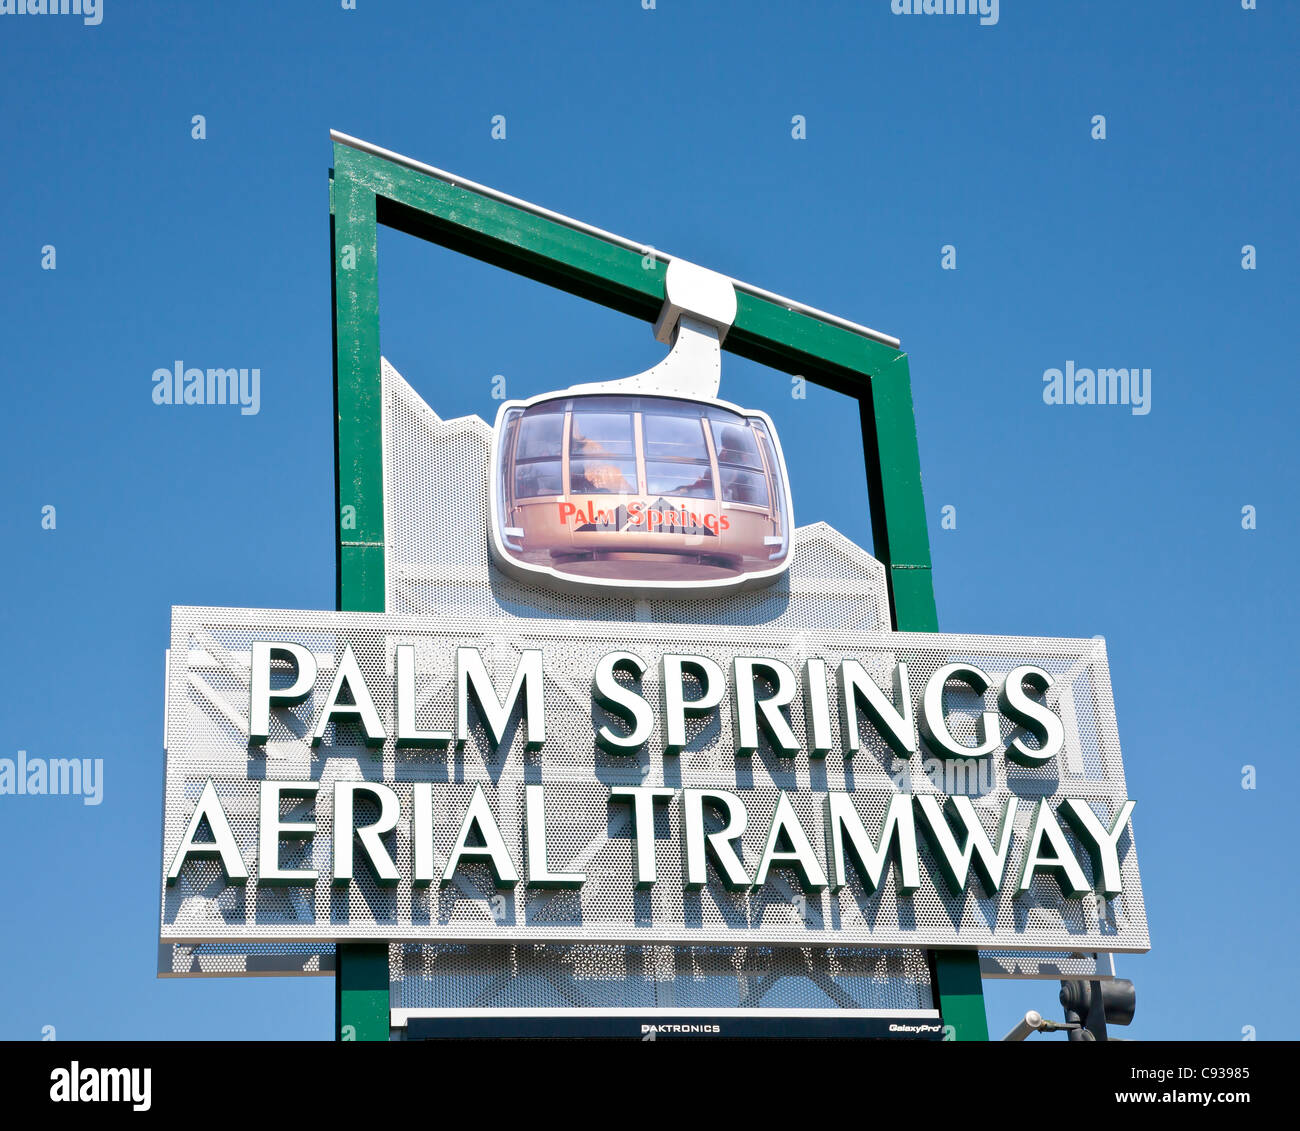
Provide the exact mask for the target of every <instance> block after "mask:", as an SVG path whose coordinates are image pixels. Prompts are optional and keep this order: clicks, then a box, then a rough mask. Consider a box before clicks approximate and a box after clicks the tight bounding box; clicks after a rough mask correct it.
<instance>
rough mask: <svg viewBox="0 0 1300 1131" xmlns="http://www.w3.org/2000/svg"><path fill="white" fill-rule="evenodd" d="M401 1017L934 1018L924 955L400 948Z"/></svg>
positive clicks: (396, 969)
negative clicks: (411, 1012)
mask: <svg viewBox="0 0 1300 1131" xmlns="http://www.w3.org/2000/svg"><path fill="white" fill-rule="evenodd" d="M388 953H389V970H390V972H391V975H392V980H393V1007H394V1008H397V1009H545V1008H555V1007H568V1008H573V1009H599V1008H607V1007H623V1008H627V1009H665V1008H679V1009H731V1008H753V1009H763V1008H767V1009H792V1008H802V1009H897V1010H903V1009H929V1008H931V991H930V970H929V966H928V964H927V963H926V961H925V956H924V955H923V954H921V953H920V952H918V951H915V950H880V949H875V948H869V947H861V948H851V947H832V948H827V947H758V946H748V947H671V946H586V945H582V944H574V945H570V946H560V945H554V944H542V945H518V946H493V945H490V944H489V945H483V944H469V945H462V944H455V943H452V944H442V945H438V944H434V945H427V944H426V945H420V944H411V943H406V944H402V943H398V944H393V945H392V946H390V947H389V949H388Z"/></svg>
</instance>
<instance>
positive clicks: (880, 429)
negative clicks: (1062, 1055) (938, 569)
mask: <svg viewBox="0 0 1300 1131" xmlns="http://www.w3.org/2000/svg"><path fill="white" fill-rule="evenodd" d="M859 404H860V405H861V415H862V437H863V442H864V445H865V447H866V459H867V482H868V492H869V499H870V504H871V530H872V538H873V543H874V549H875V556H876V557H877V558H878V559H879V560H880V561H882V562H883V563H884V565H885V572H886V576H887V577H888V579H889V600H890V605H891V612H892V615H893V620H894V627H895V628H896V629H898V630H899V631H906V632H938V630H939V615H938V612H937V610H936V609H935V604H934V582H933V580H932V576H931V562H930V535H929V532H928V530H927V528H926V513H925V495H924V492H923V490H922V488H921V456H920V452H919V450H918V448H917V442H916V413H915V410H914V408H913V406H912V379H911V374H910V371H909V369H908V365H907V355H906V354H899V356H898V357H897V358H895V359H894V360H893V361H892V362H890V363H889V364H888V365H887V366H885V367H884V369H883V370H881V371H880V372H879V373H877V374H875V375H873V376H872V379H871V382H870V391H869V393H867V394H865V395H863V396H862V397H861V398H860V400H859ZM930 970H931V974H932V976H933V981H934V996H935V1004H936V1005H937V1006H938V1009H939V1013H940V1016H941V1017H942V1019H943V1023H944V1025H945V1027H947V1026H951V1027H952V1033H953V1039H955V1040H958V1041H987V1040H988V1039H989V1027H988V1017H987V1015H986V1013H985V1009H984V987H983V984H982V982H981V980H980V960H979V951H976V950H936V951H933V952H932V953H931V955H930Z"/></svg>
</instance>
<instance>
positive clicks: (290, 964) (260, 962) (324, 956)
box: [158, 942, 334, 978]
mask: <svg viewBox="0 0 1300 1131" xmlns="http://www.w3.org/2000/svg"><path fill="white" fill-rule="evenodd" d="M333 973H334V944H333V943H246V942H236V943H159V944H158V976H159V977H160V978H180V977H201V978H219V977H291V976H294V975H300V976H304V977H318V976H320V975H323V974H324V975H332V974H333Z"/></svg>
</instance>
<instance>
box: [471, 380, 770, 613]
mask: <svg viewBox="0 0 1300 1131" xmlns="http://www.w3.org/2000/svg"><path fill="white" fill-rule="evenodd" d="M492 468H493V472H492V474H493V498H492V504H493V506H492V509H493V549H494V551H495V556H496V558H497V561H498V563H499V564H500V565H501V566H503V567H504V568H505V569H507V570H508V571H509V572H511V573H513V574H515V575H516V576H521V577H525V578H530V579H533V580H537V579H539V578H542V577H549V578H551V579H554V580H557V581H560V582H565V581H568V582H570V583H571V585H570V586H568V587H570V588H573V587H591V586H596V587H599V588H609V589H627V588H634V589H635V588H651V589H654V588H672V589H684V590H696V591H699V592H717V591H720V590H726V589H731V588H737V587H742V586H750V585H760V584H764V583H766V582H767V581H770V580H771V579H772V578H774V577H775V576H776V575H777V574H779V573H781V572H782V571H783V570H784V569H785V568H786V566H787V565H788V564H789V563H788V559H789V554H790V535H791V530H792V521H793V520H792V515H791V504H790V488H789V482H788V479H787V476H786V470H785V463H784V460H783V459H782V456H781V448H780V444H779V442H778V440H777V436H776V431H775V429H774V428H773V426H772V422H771V420H770V419H769V418H768V417H767V416H766V415H765V414H763V413H760V412H747V411H745V410H743V409H740V408H737V407H736V406H734V405H729V404H726V403H725V402H723V401H717V400H703V399H692V398H686V397H680V396H667V395H648V394H643V393H636V394H631V393H609V392H576V391H572V390H571V391H569V392H562V393H549V394H546V395H544V396H541V397H534V398H533V399H532V400H529V401H514V402H508V403H506V404H504V405H502V406H501V410H500V412H499V413H498V415H497V423H496V435H495V440H494V445H493V459H492Z"/></svg>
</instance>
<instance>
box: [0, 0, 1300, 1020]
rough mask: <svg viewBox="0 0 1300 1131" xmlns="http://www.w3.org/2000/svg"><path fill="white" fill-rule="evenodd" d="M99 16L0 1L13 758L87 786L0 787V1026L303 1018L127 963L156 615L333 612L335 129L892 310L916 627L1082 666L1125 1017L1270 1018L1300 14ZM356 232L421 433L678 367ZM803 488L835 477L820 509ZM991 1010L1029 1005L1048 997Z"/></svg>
mask: <svg viewBox="0 0 1300 1131" xmlns="http://www.w3.org/2000/svg"><path fill="white" fill-rule="evenodd" d="M104 3H105V14H104V20H103V23H102V24H101V25H100V26H98V27H85V26H83V25H82V24H81V23H80V21H78V20H76V19H75V18H71V17H31V16H0V98H2V100H3V115H2V117H0V121H2V122H3V124H2V125H0V167H3V169H4V189H5V191H4V193H3V196H2V197H0V201H2V203H0V312H2V313H0V327H2V333H0V339H2V340H3V351H2V352H0V367H2V371H3V387H4V390H5V398H4V405H5V410H4V416H5V442H4V445H3V449H2V450H0V467H2V468H3V505H0V539H2V541H0V551H2V552H0V580H2V581H3V591H4V593H5V595H6V600H5V601H4V602H3V604H0V643H2V645H3V648H2V649H0V674H2V675H3V686H4V694H3V709H2V710H0V756H4V757H13V756H14V754H15V752H16V751H17V750H20V749H23V750H26V751H28V753H29V754H31V755H32V756H37V757H53V756H65V755H77V756H83V757H98V758H103V759H104V762H105V793H104V801H103V804H102V805H100V806H98V807H87V806H83V805H81V804H80V803H79V802H78V801H77V800H75V799H71V798H45V799H34V798H14V797H2V798H0V853H3V859H4V861H5V866H4V872H3V879H0V907H3V917H4V930H3V932H2V933H0V1037H5V1038H38V1037H39V1036H40V1033H41V1029H42V1026H45V1025H53V1026H55V1027H56V1030H57V1033H58V1035H59V1036H60V1037H66V1038H72V1037H101V1038H114V1037H192V1036H205V1037H234V1036H255V1037H256V1036H262V1037H325V1036H328V1034H329V1032H330V1029H331V1018H332V1010H333V1001H332V984H331V983H330V982H328V981H327V980H312V981H291V980H251V981H224V982H187V983H181V982H159V981H156V980H155V978H154V950H155V940H156V937H157V935H156V931H157V916H158V901H157V892H158V872H159V822H160V797H161V783H162V753H161V749H160V747H161V729H162V705H163V687H162V673H163V650H164V648H165V646H166V643H167V632H168V623H169V610H170V606H171V605H172V604H213V605H250V606H261V607H287V608H329V607H331V605H332V601H333V592H334V578H333V562H334V558H333V552H332V549H331V540H332V534H333V526H334V522H333V471H332V448H331V420H330V417H331V396H330V291H329V262H328V198H327V180H326V174H327V170H328V168H329V165H330V158H331V150H330V144H329V138H328V130H329V129H330V128H331V127H334V128H338V129H341V130H344V131H345V132H348V133H352V134H356V135H359V136H362V137H365V138H367V139H370V140H372V141H374V142H376V143H378V144H380V145H383V146H386V147H388V148H391V149H395V150H398V151H399V152H403V153H407V154H410V155H412V156H416V157H419V158H421V159H423V160H426V161H428V162H430V163H432V164H435V165H439V166H441V167H444V168H447V169H451V170H454V171H457V172H460V173H462V174H463V175H465V176H467V177H470V178H472V179H475V180H478V181H482V182H484V183H487V184H490V185H494V186H498V187H500V188H502V189H504V190H506V191H508V192H511V193H514V194H516V195H518V196H522V197H525V198H527V199H530V200H535V201H537V202H539V203H542V204H544V205H547V206H549V207H552V208H555V209H557V210H560V211H563V212H566V213H568V214H570V215H573V216H577V217H580V218H582V219H585V220H588V221H590V222H592V223H595V224H598V225H600V226H602V227H605V228H608V229H610V230H613V231H616V232H619V233H622V234H624V235H627V236H629V237H632V238H634V239H637V240H640V241H643V242H645V243H647V244H653V245H655V246H657V247H660V248H663V249H665V250H668V251H670V252H672V253H674V254H678V255H682V256H685V257H686V258H689V259H693V260H695V261H696V262H699V263H702V264H704V265H706V266H709V267H714V268H716V269H719V270H723V271H725V272H727V273H728V274H732V275H735V276H737V277H739V278H742V279H746V280H749V281H752V282H754V283H757V284H758V285H760V286H764V287H767V288H769V289H772V290H776V291H778V292H781V293H784V294H788V295H791V296H793V297H796V298H798V299H801V300H803V301H805V302H808V303H811V304H813V305H815V306H820V307H822V308H824V309H828V310H831V311H834V312H836V313H839V314H842V315H845V316H847V317H850V318H853V319H855V320H858V321H861V322H865V323H866V324H868V325H871V326H875V327H878V328H880V329H884V330H887V331H889V332H891V333H893V334H896V335H899V336H900V337H901V338H902V340H903V344H904V347H905V348H906V349H907V350H908V352H909V354H910V357H911V365H912V375H913V381H914V388H915V398H916V415H917V423H918V428H919V435H920V447H921V459H922V467H923V469H924V475H925V491H926V502H927V506H928V509H929V513H930V520H931V539H932V543H933V553H934V564H935V575H934V577H935V588H936V593H937V598H938V604H939V616H940V624H941V626H942V627H943V628H945V629H949V630H953V631H969V632H996V633H1023V634H1043V635H1071V636H1073V635H1077V636H1091V635H1095V634H1102V635H1105V636H1106V637H1107V639H1108V642H1109V650H1110V660H1111V666H1112V674H1113V679H1114V686H1115V699H1116V705H1117V709H1118V713H1119V720H1120V734H1121V738H1122V741H1123V746H1124V750H1125V755H1126V763H1127V768H1128V777H1129V782H1130V787H1131V794H1132V796H1133V797H1135V798H1137V799H1138V808H1137V811H1136V814H1135V816H1134V829H1135V839H1136V844H1137V848H1138V852H1139V856H1140V859H1141V863H1142V868H1143V873H1144V886H1145V892H1146V900H1147V906H1148V909H1149V914H1150V926H1151V937H1152V943H1153V950H1152V952H1151V954H1150V955H1148V956H1145V957H1140V958H1122V959H1121V960H1120V972H1121V973H1122V974H1125V975H1128V976H1130V977H1132V978H1134V979H1135V980H1136V982H1137V984H1138V1016H1137V1021H1136V1023H1135V1024H1134V1026H1133V1027H1132V1029H1131V1030H1130V1031H1129V1032H1130V1033H1131V1034H1132V1035H1134V1036H1137V1037H1143V1038H1155V1037H1176V1038H1180V1037H1191V1036H1200V1037H1218V1038H1226V1039H1237V1038H1239V1037H1240V1036H1241V1033H1242V1029H1243V1027H1244V1026H1254V1027H1255V1028H1256V1030H1257V1032H1258V1034H1259V1036H1260V1037H1261V1038H1267V1037H1283V1036H1294V1021H1293V1015H1294V1014H1295V1012H1296V1009H1297V1007H1298V1006H1300V1001H1297V992H1296V989H1295V985H1296V980H1297V979H1296V973H1297V971H1296V959H1295V947H1294V939H1295V936H1296V932H1297V930H1300V922H1298V921H1297V913H1296V907H1295V902H1294V891H1295V881H1294V876H1293V875H1292V873H1291V871H1290V867H1289V865H1290V860H1291V856H1292V845H1293V825H1294V806H1295V802H1296V792H1297V790H1296V780H1297V775H1296V770H1295V756H1296V752H1295V750H1294V749H1293V746H1294V742H1295V739H1294V736H1293V733H1292V731H1291V728H1290V726H1289V721H1290V718H1291V716H1292V714H1293V704H1294V702H1295V694H1296V688H1297V686H1300V670H1298V669H1297V663H1296V658H1295V651H1294V647H1295V641H1296V639H1297V636H1296V631H1295V630H1296V627H1297V621H1296V600H1295V596H1294V592H1295V590H1294V584H1295V582H1294V573H1295V568H1294V562H1295V558H1296V555H1297V550H1298V549H1300V539H1298V537H1297V523H1296V499H1295V494H1296V481H1297V465H1298V460H1297V444H1296V439H1295V429H1296V422H1297V418H1298V417H1300V413H1298V412H1297V409H1298V408H1300V393H1297V385H1296V380H1295V343H1294V332H1293V326H1292V322H1293V320H1294V318H1295V315H1296V310H1297V298H1298V297H1300V287H1298V286H1297V279H1296V265H1297V263H1300V247H1298V246H1297V242H1298V238H1300V237H1298V233H1297V224H1296V200H1297V199H1298V198H1300V183H1298V180H1300V178H1298V173H1300V146H1298V145H1297V127H1296V121H1297V117H1296V111H1297V106H1296V102H1297V96H1296V89H1297V82H1296V71H1295V60H1296V58H1297V55H1298V53H1300V34H1298V33H1300V9H1298V8H1297V6H1296V5H1294V4H1292V3H1288V2H1284V0H1259V10H1257V11H1243V10H1242V9H1241V4H1240V2H1239V0H1192V2H1184V0H1144V2H1143V3H1140V4H1138V3H1132V2H1127V0H1090V2H1088V3H1081V2H1070V0H1052V2H1043V0H1035V2H1033V3H1030V2H1029V0H1003V2H1002V4H1001V6H1000V8H1001V11H1000V20H999V22H998V23H997V25H996V26H991V27H980V26H979V25H978V23H977V22H976V21H975V20H972V19H970V18H965V17H955V16H952V17H933V16H931V17H921V16H895V15H893V14H891V12H890V4H889V0H857V2H855V3H818V4H815V5H801V4H795V3H790V2H787V3H774V2H766V0H745V2H743V3H740V2H735V3H731V2H721V0H710V2H705V3H691V4H686V3H683V2H681V0H658V6H657V8H656V9H655V10H653V11H646V10H643V9H642V7H641V4H640V0H602V2H600V3H569V2H561V0H555V2H552V3H546V4H493V3H479V4H473V5H451V4H427V3H417V2H415V0H409V2H398V0H358V3H357V10H356V11H345V10H343V9H342V7H341V4H340V3H339V2H338V0H310V2H309V0H275V2H274V3H271V2H269V0H268V2H253V0H234V2H230V3H224V4H210V3H195V2H189V3H163V2H146V0H131V2H130V3H126V2H125V0H104ZM195 114H203V115H205V116H206V119H207V139H206V140H204V141H196V140H193V139H192V138H191V118H192V116H193V115H195ZM497 114H501V115H505V118H506V123H507V128H506V139H505V140H503V141H497V140H493V139H492V138H491V136H490V128H491V119H492V117H493V115H497ZM796 114H800V115H803V116H804V117H805V119H806V122H807V138H806V140H798V141H797V140H794V139H793V138H792V137H791V128H792V127H791V119H792V117H793V116H794V115H796ZM1096 114H1104V115H1105V116H1106V119H1107V138H1106V140H1104V141H1097V140H1093V138H1092V137H1091V136H1090V133H1091V129H1092V124H1091V122H1092V117H1093V115H1096ZM381 241H382V242H381V246H380V257H381V267H380V279H381V291H382V302H383V311H384V314H383V347H384V350H385V352H386V353H387V354H388V356H389V357H390V358H391V359H392V360H393V361H394V363H395V364H396V365H397V366H398V368H399V369H400V370H401V371H402V372H403V373H404V374H405V375H406V376H407V377H408V379H410V380H411V381H412V383H413V384H415V385H416V387H417V388H419V389H420V390H421V392H422V393H423V394H424V395H425V397H426V398H427V399H428V400H429V402H430V403H431V404H432V405H433V406H434V407H435V408H436V409H437V410H438V411H439V412H440V413H442V414H443V415H457V414H461V413H466V412H478V413H480V414H482V415H485V416H488V417H489V419H490V418H491V414H492V413H493V412H494V411H495V405H496V402H494V401H492V400H491V398H490V390H491V378H492V376H493V375H494V374H497V373H501V374H504V375H506V377H507V380H508V382H509V390H510V393H511V395H529V394H532V393H535V392H540V391H543V390H546V389H551V388H555V387H559V386H563V385H565V384H568V383H571V382H573V381H575V380H590V379H594V378H597V377H602V376H622V375H625V374H627V373H631V372H634V371H636V370H637V369H639V368H642V367H644V366H645V365H648V364H650V363H651V362H652V361H653V360H654V359H655V358H656V357H658V356H659V355H660V354H661V352H662V349H661V347H659V346H658V345H656V344H655V343H654V342H653V341H652V339H651V337H650V334H649V331H648V329H647V327H646V326H645V325H644V324H642V323H640V322H637V321H635V320H633V319H629V318H625V317H623V316H621V315H617V314H613V313H609V312H606V311H603V310H600V309H598V308H595V307H592V306H589V305H587V304H584V303H582V302H580V301H579V300H576V299H571V298H568V297H565V296H560V295H555V294H552V293H550V292H548V291H546V290H545V289H544V288H542V287H540V286H538V285H536V284H532V283H528V282H525V281H521V280H517V279H514V278H512V277H509V276H506V275H504V274H502V273H499V272H496V271H492V270H490V269H488V268H486V267H484V266H482V265H480V264H476V263H472V262H469V261H466V260H463V259H460V258H458V257H456V256H454V255H452V254H451V253H448V252H444V251H441V250H438V249H433V248H430V247H428V246H427V245H423V244H417V243H415V242H414V241H412V240H409V239H408V238H407V237H403V236H399V235H396V234H392V233H388V234H385V235H383V236H382V237H381ZM47 244H52V245H54V246H55V247H56V249H57V251H56V254H57V269H56V270H54V271H44V270H42V269H41V249H42V247H43V246H45V245H47ZM945 244H952V245H954V246H955V247H956V249H957V270H956V271H944V270H941V269H940V249H941V247H943V245H945ZM1245 244H1252V245H1254V246H1255V247H1256V248H1257V249H1258V268H1257V270H1254V271H1244V270H1242V267H1241V260H1242V253H1241V248H1242V246H1243V245H1245ZM177 359H182V360H184V361H185V362H186V363H187V364H194V365H199V366H244V367H253V366H256V367H258V368H260V370H261V373H262V381H261V408H260V412H259V413H258V414H257V415H255V416H242V415H240V414H239V413H238V412H237V411H235V410H233V409H228V408H221V407H201V408H200V407H189V408H167V407H159V406H156V405H155V404H153V403H152V401H151V397H150V393H151V389H152V382H151V379H150V378H151V374H152V373H153V371H154V370H155V369H156V368H158V367H160V366H171V365H172V364H173V363H174V362H175V361H176V360H177ZM1067 361H1074V362H1075V363H1076V364H1077V365H1079V366H1088V367H1097V366H1105V367H1110V366H1115V367H1121V366H1123V367H1142V368H1149V369H1150V370H1151V371H1152V384H1153V395H1152V410H1151V412H1150V413H1149V414H1148V415H1145V416H1135V415H1133V414H1132V413H1131V412H1129V411H1128V409H1126V408H1123V407H1099V406H1093V407H1073V406H1048V405H1045V404H1044V403H1043V398H1042V387H1043V380H1042V377H1043V372H1044V371H1045V370H1046V369H1049V368H1059V367H1063V366H1064V365H1065V363H1066V362H1067ZM723 391H724V395H729V396H731V397H732V398H733V399H736V400H740V401H742V402H743V403H745V404H746V405H748V406H751V407H756V408H764V409H767V410H768V411H770V412H772V413H773V415H775V416H777V419H778V423H779V426H780V429H781V435H782V440H783V443H784V446H785V449H786V454H787V458H788V461H789V464H790V466H791V469H792V475H793V479H794V492H795V499H796V506H797V515H798V519H799V521H800V522H808V521H812V520H815V519H825V520H826V521H829V522H831V523H832V524H834V525H835V526H837V527H839V528H840V529H842V530H843V531H844V532H845V533H847V534H849V535H850V536H852V537H854V538H855V539H856V540H858V541H860V542H863V543H864V544H867V545H869V544H870V530H869V523H868V521H867V517H866V501H865V500H866V495H865V484H864V483H862V477H861V470H860V469H861V452H860V440H859V437H858V433H857V424H856V411H855V409H854V406H853V405H852V404H851V402H847V401H844V400H842V399H840V398H838V397H836V396H834V395H832V394H830V393H827V392H824V391H816V390H814V391H813V393H812V394H811V395H810V396H809V398H808V400H807V401H806V402H793V401H791V399H790V398H789V396H788V379H787V378H785V377H783V376H781V375H774V374H770V373H767V372H765V371H763V370H761V369H759V368H758V367H756V366H753V365H749V364H744V363H739V362H735V361H734V359H728V361H727V365H726V367H725V368H724V386H723ZM836 467H843V468H847V469H849V475H850V479H851V481H852V482H855V483H860V484H861V486H860V487H859V489H857V490H851V489H844V490H839V491H837V492H835V493H833V494H832V495H830V496H828V497H820V498H819V497H818V492H817V484H818V481H819V479H820V478H821V477H822V476H823V475H825V474H827V472H828V471H829V470H833V469H834V468H836ZM853 476H857V479H853ZM46 505H53V506H55V507H56V508H57V510H56V515H57V527H56V529H54V530H53V531H48V530H43V529H42V526H41V516H42V511H41V508H42V507H43V506H46ZM945 505H951V506H953V507H955V508H956V514H957V528H956V529H955V530H943V529H941V528H940V512H941V508H942V507H943V506H945ZM1247 505H1249V506H1253V507H1255V508H1256V514H1257V529H1255V530H1250V531H1248V530H1244V529H1243V528H1242V508H1243V507H1244V506H1247ZM1261 718H1262V719H1264V720H1265V723H1266V725H1264V726H1263V728H1262V729H1261V724H1260V722H1259V720H1260V719H1261ZM1269 719H1272V720H1273V721H1272V722H1271V723H1268V722H1267V720H1269ZM1245 764H1251V765H1254V766H1255V767H1257V774H1258V788H1257V789H1255V790H1253V791H1247V790H1243V789H1242V788H1241V782H1242V766H1243V765H1245ZM988 1005H989V1015H990V1027H991V1028H992V1029H993V1030H994V1031H995V1033H1000V1032H1002V1031H1005V1030H1006V1029H1007V1028H1009V1027H1010V1025H1011V1024H1012V1023H1013V1022H1014V1020H1015V1019H1016V1018H1017V1016H1018V1015H1019V1014H1021V1013H1023V1011H1024V1010H1025V1009H1026V1008H1029V1007H1031V1006H1032V1007H1039V1008H1042V1009H1043V1011H1044V1012H1046V1013H1049V1014H1050V1015H1052V1016H1059V1006H1057V1004H1056V1001H1055V986H1054V984H1053V983H1043V984H1037V985H1035V984H1028V985H1024V984H1020V985H1015V986H1008V985H1005V984H1003V985H991V986H988Z"/></svg>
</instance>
